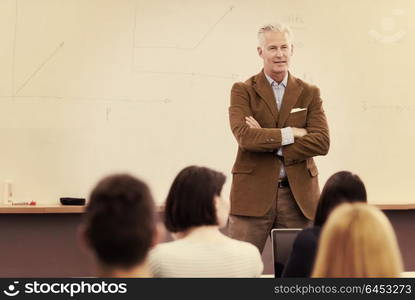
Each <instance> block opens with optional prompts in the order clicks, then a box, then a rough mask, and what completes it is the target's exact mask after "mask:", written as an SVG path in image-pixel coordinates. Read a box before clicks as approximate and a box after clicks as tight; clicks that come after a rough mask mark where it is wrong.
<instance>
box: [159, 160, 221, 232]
mask: <svg viewBox="0 0 415 300" xmlns="http://www.w3.org/2000/svg"><path fill="white" fill-rule="evenodd" d="M225 180H226V177H225V175H224V174H223V173H220V172H217V171H214V170H212V169H209V168H205V167H198V166H190V167H187V168H185V169H183V170H182V171H180V173H179V174H178V175H177V176H176V178H175V179H174V181H173V184H172V186H171V187H170V191H169V194H168V195H167V199H166V206H165V212H164V224H165V226H166V228H167V229H168V230H169V231H170V232H182V231H185V230H187V229H189V228H191V227H195V226H202V225H218V220H217V216H216V207H215V203H214V196H215V195H216V196H220V194H221V191H222V187H223V184H224V183H225Z"/></svg>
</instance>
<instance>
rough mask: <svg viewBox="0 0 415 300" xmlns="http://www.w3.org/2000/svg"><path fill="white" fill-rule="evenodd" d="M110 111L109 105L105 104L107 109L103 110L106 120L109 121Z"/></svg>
mask: <svg viewBox="0 0 415 300" xmlns="http://www.w3.org/2000/svg"><path fill="white" fill-rule="evenodd" d="M110 113H111V107H109V106H107V109H106V111H105V115H106V119H107V121H109V119H110Z"/></svg>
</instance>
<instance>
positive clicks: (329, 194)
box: [314, 171, 367, 226]
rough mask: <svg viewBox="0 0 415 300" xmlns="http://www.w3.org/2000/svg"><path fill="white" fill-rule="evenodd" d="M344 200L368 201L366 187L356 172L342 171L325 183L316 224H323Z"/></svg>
mask: <svg viewBox="0 0 415 300" xmlns="http://www.w3.org/2000/svg"><path fill="white" fill-rule="evenodd" d="M343 202H367V195H366V188H365V185H364V183H363V181H362V180H361V179H360V177H359V176H357V175H356V174H352V173H351V172H348V171H341V172H337V173H335V174H333V175H332V176H330V178H329V179H328V180H327V182H326V184H325V185H324V188H323V191H322V192H321V195H320V201H319V203H318V206H317V211H316V215H315V218H314V225H315V226H323V225H324V223H325V222H326V220H327V218H328V216H329V214H330V212H331V211H332V210H333V208H334V207H336V206H337V205H339V204H340V203H343Z"/></svg>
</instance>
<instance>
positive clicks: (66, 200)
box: [60, 197, 85, 205]
mask: <svg viewBox="0 0 415 300" xmlns="http://www.w3.org/2000/svg"><path fill="white" fill-rule="evenodd" d="M60 201H61V204H62V205H85V198H72V197H62V198H60Z"/></svg>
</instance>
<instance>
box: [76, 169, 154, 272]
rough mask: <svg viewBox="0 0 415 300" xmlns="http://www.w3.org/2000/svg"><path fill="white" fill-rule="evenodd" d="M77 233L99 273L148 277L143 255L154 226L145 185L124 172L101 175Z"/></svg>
mask: <svg viewBox="0 0 415 300" xmlns="http://www.w3.org/2000/svg"><path fill="white" fill-rule="evenodd" d="M80 233H81V237H82V240H83V241H84V243H85V244H86V246H87V248H88V249H90V251H92V252H93V254H94V256H95V258H96V262H97V266H98V271H97V273H98V274H97V275H98V276H99V277H149V276H150V275H151V273H150V272H149V269H148V265H147V260H146V258H147V255H148V251H149V250H150V248H151V246H153V241H154V240H155V239H154V237H155V233H156V226H155V209H154V202H153V198H152V196H151V193H150V190H149V188H148V186H147V185H146V184H145V183H144V182H142V181H141V180H139V179H137V178H135V177H133V176H130V175H124V174H123V175H113V176H109V177H106V178H104V179H102V180H101V181H100V182H99V183H98V184H97V186H96V187H95V188H94V189H93V191H92V193H91V195H90V200H89V203H88V206H87V208H86V212H85V215H84V220H83V223H82V225H81V227H80Z"/></svg>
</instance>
